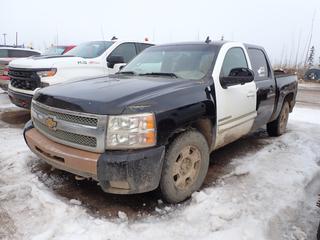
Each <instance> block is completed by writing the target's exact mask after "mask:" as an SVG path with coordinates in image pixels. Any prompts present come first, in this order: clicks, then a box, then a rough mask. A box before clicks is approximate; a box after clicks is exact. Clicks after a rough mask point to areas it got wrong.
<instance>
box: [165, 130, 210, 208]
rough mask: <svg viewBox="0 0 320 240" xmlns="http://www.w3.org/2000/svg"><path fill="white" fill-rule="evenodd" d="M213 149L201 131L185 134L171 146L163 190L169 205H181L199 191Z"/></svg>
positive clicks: (179, 136)
mask: <svg viewBox="0 0 320 240" xmlns="http://www.w3.org/2000/svg"><path fill="white" fill-rule="evenodd" d="M208 167H209V147H208V143H207V141H206V139H205V138H204V136H203V135H202V134H201V133H199V132H198V131H195V130H191V131H187V132H184V133H182V134H180V135H178V137H177V138H176V139H175V140H174V141H173V142H172V143H171V144H170V145H169V147H168V150H167V152H166V155H165V160H164V165H163V169H162V175H161V180H160V191H161V194H162V197H163V199H164V200H165V201H166V202H168V203H178V202H181V201H183V200H185V199H187V198H188V197H190V196H191V194H192V193H193V192H194V191H197V190H198V189H199V188H200V187H201V185H202V183H203V181H204V179H205V177H206V175H207V172H208Z"/></svg>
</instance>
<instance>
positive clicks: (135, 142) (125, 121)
mask: <svg viewBox="0 0 320 240" xmlns="http://www.w3.org/2000/svg"><path fill="white" fill-rule="evenodd" d="M154 145H156V123H155V117H154V114H153V113H144V114H135V115H119V116H110V117H109V121H108V129H107V136H106V148H107V149H133V148H145V147H151V146H154Z"/></svg>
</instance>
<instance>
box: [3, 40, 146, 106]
mask: <svg viewBox="0 0 320 240" xmlns="http://www.w3.org/2000/svg"><path fill="white" fill-rule="evenodd" d="M150 46H152V44H150V43H147V42H131V41H127V42H125V41H93V42H86V43H83V44H80V45H79V46H77V47H75V48H73V49H71V50H70V51H68V52H67V53H65V54H64V55H61V56H39V57H33V58H28V59H20V60H15V61H12V62H11V63H10V65H9V76H10V85H9V91H8V93H9V97H10V99H11V102H13V103H14V104H15V105H17V106H19V107H23V108H30V103H31V99H32V97H33V95H34V93H35V92H36V91H37V90H39V89H40V88H42V87H46V86H49V85H52V84H57V83H62V82H66V81H76V80H79V79H83V78H89V77H94V76H102V75H108V74H113V73H116V72H118V71H119V69H120V67H123V66H124V65H125V64H126V63H128V62H129V61H130V60H131V59H132V58H134V57H135V56H136V55H137V54H139V53H140V52H141V51H142V50H144V49H145V48H147V47H150Z"/></svg>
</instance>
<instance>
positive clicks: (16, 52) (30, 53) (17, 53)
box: [9, 50, 40, 58]
mask: <svg viewBox="0 0 320 240" xmlns="http://www.w3.org/2000/svg"><path fill="white" fill-rule="evenodd" d="M36 55H40V54H39V53H37V52H33V51H24V50H9V57H17V58H19V57H30V56H36Z"/></svg>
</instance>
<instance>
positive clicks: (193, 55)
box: [120, 44, 214, 80]
mask: <svg viewBox="0 0 320 240" xmlns="http://www.w3.org/2000/svg"><path fill="white" fill-rule="evenodd" d="M213 59H214V49H213V46H212V45H204V44H203V45H199V44H197V45H196V44H194V45H192V44H185V45H175V46H174V45H172V46H158V47H157V46H155V47H150V48H148V49H146V50H145V51H143V52H142V53H141V54H140V55H138V56H137V57H136V58H134V59H133V60H132V61H131V62H130V63H129V64H128V65H127V66H126V67H124V68H123V69H122V70H121V72H120V74H121V73H122V74H125V73H131V74H138V75H153V76H161V75H165V76H176V77H179V78H183V79H190V80H200V79H202V78H203V77H205V76H206V75H207V73H208V71H209V70H210V67H211V65H212V63H213Z"/></svg>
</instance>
